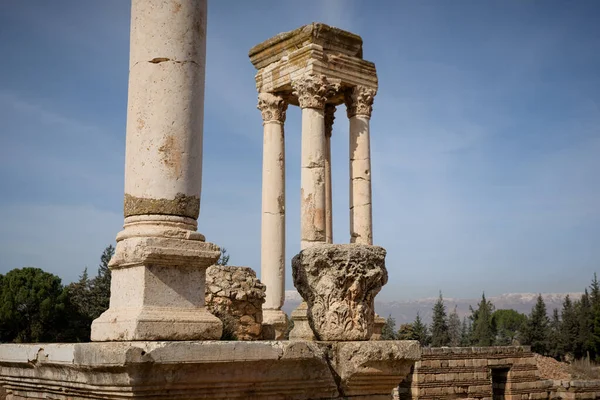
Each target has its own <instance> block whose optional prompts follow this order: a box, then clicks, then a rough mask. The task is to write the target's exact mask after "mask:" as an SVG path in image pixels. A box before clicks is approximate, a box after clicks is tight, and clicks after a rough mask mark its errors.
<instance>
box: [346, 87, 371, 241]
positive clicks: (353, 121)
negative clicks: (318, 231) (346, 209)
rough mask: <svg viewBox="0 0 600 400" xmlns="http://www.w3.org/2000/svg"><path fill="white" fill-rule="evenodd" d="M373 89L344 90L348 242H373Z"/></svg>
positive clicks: (356, 88)
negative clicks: (347, 123)
mask: <svg viewBox="0 0 600 400" xmlns="http://www.w3.org/2000/svg"><path fill="white" fill-rule="evenodd" d="M375 94H376V90H375V89H373V88H368V87H364V86H356V87H354V88H352V89H351V90H349V91H348V92H347V93H346V94H345V100H346V107H347V111H348V118H349V119H350V243H358V244H368V245H371V244H373V210H372V202H371V144H370V136H369V135H370V133H369V122H370V119H371V111H372V109H373V99H374V97H375Z"/></svg>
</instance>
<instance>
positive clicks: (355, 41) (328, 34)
mask: <svg viewBox="0 0 600 400" xmlns="http://www.w3.org/2000/svg"><path fill="white" fill-rule="evenodd" d="M362 53H363V52H362V39H361V38H360V36H358V35H355V34H353V33H351V32H347V31H343V30H341V29H337V28H334V27H331V26H328V25H325V24H321V23H312V24H309V25H305V26H303V27H300V28H298V29H295V30H293V31H290V32H285V33H281V34H279V35H277V36H274V37H273V38H271V39H269V40H266V41H264V42H263V43H261V44H259V45H257V46H254V47H253V48H252V49H251V50H250V52H249V54H248V55H249V57H250V61H252V64H253V65H254V67H255V68H256V69H257V70H258V73H257V74H256V88H257V89H258V91H259V92H273V93H275V92H290V91H291V87H292V82H293V81H294V80H295V79H297V78H299V77H301V76H303V75H325V76H327V77H328V79H330V80H336V79H337V80H339V81H340V84H341V86H342V87H344V88H350V87H354V86H366V87H370V88H374V89H377V84H378V83H377V73H376V69H375V64H374V63H372V62H370V61H367V60H364V59H363V58H362ZM290 102H291V104H294V105H298V103H297V99H295V98H291V99H290ZM328 102H331V103H333V104H336V105H337V104H342V103H343V102H344V96H343V93H341V92H340V93H339V94H337V95H335V96H334V97H332V98H331V99H330V100H329V101H328Z"/></svg>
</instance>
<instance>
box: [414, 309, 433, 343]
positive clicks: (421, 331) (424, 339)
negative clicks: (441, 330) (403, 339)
mask: <svg viewBox="0 0 600 400" xmlns="http://www.w3.org/2000/svg"><path fill="white" fill-rule="evenodd" d="M412 328H413V337H412V339H413V340H418V341H419V343H421V346H428V345H429V343H430V337H429V332H428V330H427V325H425V324H424V323H423V320H421V316H420V315H419V313H417V317H416V318H415V322H413V323H412Z"/></svg>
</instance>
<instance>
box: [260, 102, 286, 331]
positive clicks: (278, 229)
mask: <svg viewBox="0 0 600 400" xmlns="http://www.w3.org/2000/svg"><path fill="white" fill-rule="evenodd" d="M258 109H259V110H260V111H261V113H262V117H263V129H264V136H263V171H262V224H261V245H260V255H261V262H260V269H261V281H262V283H264V284H265V286H266V293H265V294H266V298H265V302H264V304H263V306H262V308H263V335H264V338H265V339H270V340H280V339H282V338H283V336H284V335H285V331H286V328H287V318H286V315H285V313H284V312H283V311H281V307H282V306H283V302H284V299H285V135H284V123H285V113H286V109H287V103H286V102H285V101H284V100H283V98H282V97H280V96H276V95H274V94H271V93H260V94H259V95H258Z"/></svg>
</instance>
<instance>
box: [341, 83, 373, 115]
mask: <svg viewBox="0 0 600 400" xmlns="http://www.w3.org/2000/svg"><path fill="white" fill-rule="evenodd" d="M376 94H377V89H374V88H370V87H367V86H355V87H353V88H351V89H349V90H348V91H346V92H345V93H344V101H345V102H346V111H347V113H348V118H352V117H354V116H356V115H364V116H366V117H369V118H371V112H372V111H373V100H374V99H375V95H376Z"/></svg>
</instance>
